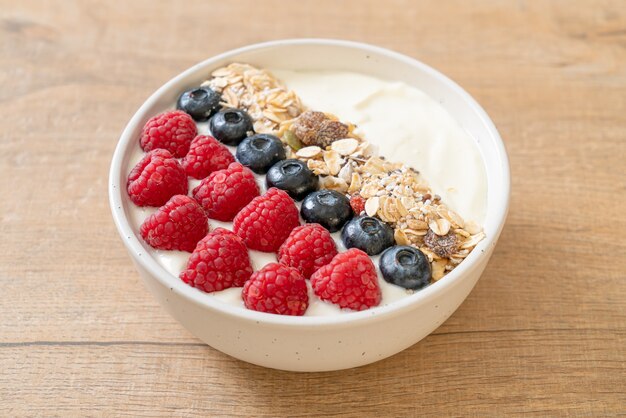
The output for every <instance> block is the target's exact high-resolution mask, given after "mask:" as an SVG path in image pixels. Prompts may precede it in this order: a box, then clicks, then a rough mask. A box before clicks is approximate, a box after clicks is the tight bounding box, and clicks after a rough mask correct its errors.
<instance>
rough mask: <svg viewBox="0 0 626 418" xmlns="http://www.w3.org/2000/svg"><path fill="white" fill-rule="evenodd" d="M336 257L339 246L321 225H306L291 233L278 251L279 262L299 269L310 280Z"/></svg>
mask: <svg viewBox="0 0 626 418" xmlns="http://www.w3.org/2000/svg"><path fill="white" fill-rule="evenodd" d="M336 255H337V246H336V245H335V241H333V238H332V237H331V236H330V232H328V230H327V229H326V228H324V227H323V226H322V225H320V224H306V225H302V226H299V227H297V228H295V229H294V230H293V231H291V234H289V237H288V238H287V239H286V240H285V242H284V243H283V245H281V246H280V248H279V250H278V261H279V262H280V263H281V264H284V265H286V266H289V267H293V268H296V269H298V270H299V271H300V273H302V275H303V276H304V277H305V278H306V279H308V278H309V277H311V275H312V274H313V273H315V271H316V270H317V269H319V268H320V267H322V266H325V265H326V264H328V263H330V261H331V260H332V259H333V257H334V256H336Z"/></svg>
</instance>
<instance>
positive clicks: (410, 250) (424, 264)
mask: <svg viewBox="0 0 626 418" xmlns="http://www.w3.org/2000/svg"><path fill="white" fill-rule="evenodd" d="M379 267H380V272H381V273H382V275H383V278H384V279H385V281H386V282H388V283H392V284H395V285H397V286H401V287H404V288H405V289H413V290H418V289H421V288H422V287H424V286H426V285H428V283H430V263H429V262H428V258H427V257H426V256H425V255H424V253H423V252H421V251H420V250H418V249H417V248H414V247H409V246H408V245H396V246H393V247H390V248H387V249H386V250H385V252H384V253H383V254H382V255H381V257H380V262H379Z"/></svg>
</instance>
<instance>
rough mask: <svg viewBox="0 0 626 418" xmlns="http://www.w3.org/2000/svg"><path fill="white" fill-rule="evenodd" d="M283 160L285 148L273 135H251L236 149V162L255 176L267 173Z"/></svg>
mask: <svg viewBox="0 0 626 418" xmlns="http://www.w3.org/2000/svg"><path fill="white" fill-rule="evenodd" d="M285 158H286V154H285V147H284V146H283V143H282V142H281V141H280V139H278V137H276V136H274V135H269V134H257V135H252V136H249V137H247V138H246V139H244V140H243V141H241V143H240V144H239V146H238V147H237V160H238V161H239V162H240V163H241V164H243V165H245V166H246V167H248V168H250V170H252V171H254V172H255V173H257V174H265V173H267V170H269V168H270V167H271V166H273V165H274V164H276V163H277V162H278V161H280V160H284V159H285Z"/></svg>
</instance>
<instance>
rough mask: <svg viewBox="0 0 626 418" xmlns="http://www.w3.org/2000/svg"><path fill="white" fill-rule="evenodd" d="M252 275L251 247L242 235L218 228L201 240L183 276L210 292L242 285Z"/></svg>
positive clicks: (193, 285) (186, 281)
mask: <svg viewBox="0 0 626 418" xmlns="http://www.w3.org/2000/svg"><path fill="white" fill-rule="evenodd" d="M251 274H252V266H250V258H249V257H248V249H247V248H246V246H245V244H244V243H243V241H242V240H241V238H239V237H238V236H237V235H235V234H234V233H233V232H231V231H229V230H227V229H224V228H217V229H216V230H215V231H213V232H211V233H210V234H209V235H207V236H206V237H204V238H202V240H201V241H200V242H199V243H198V245H197V246H196V249H195V250H194V251H193V253H192V254H191V257H189V261H188V262H187V268H186V269H185V270H183V272H182V273H180V278H181V280H182V281H183V282H185V283H187V284H188V285H190V286H192V287H196V288H198V289H200V290H204V291H205V292H207V293H210V292H217V291H220V290H224V289H228V288H230V287H241V286H243V285H244V283H245V282H246V281H247V280H248V279H249V278H250V275H251Z"/></svg>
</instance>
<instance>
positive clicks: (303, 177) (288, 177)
mask: <svg viewBox="0 0 626 418" xmlns="http://www.w3.org/2000/svg"><path fill="white" fill-rule="evenodd" d="M265 183H266V184H267V187H268V188H269V187H276V188H278V189H282V190H284V191H286V192H287V193H288V194H289V196H291V198H292V199H294V200H302V199H304V197H305V196H306V195H308V194H309V193H311V192H313V191H315V190H317V185H318V183H319V180H318V178H317V176H316V175H315V174H313V172H312V171H311V170H309V168H308V167H307V166H306V164H305V163H303V162H302V161H299V160H282V161H279V162H277V163H276V164H274V165H273V166H272V167H271V168H270V169H269V170H268V172H267V176H265Z"/></svg>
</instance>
